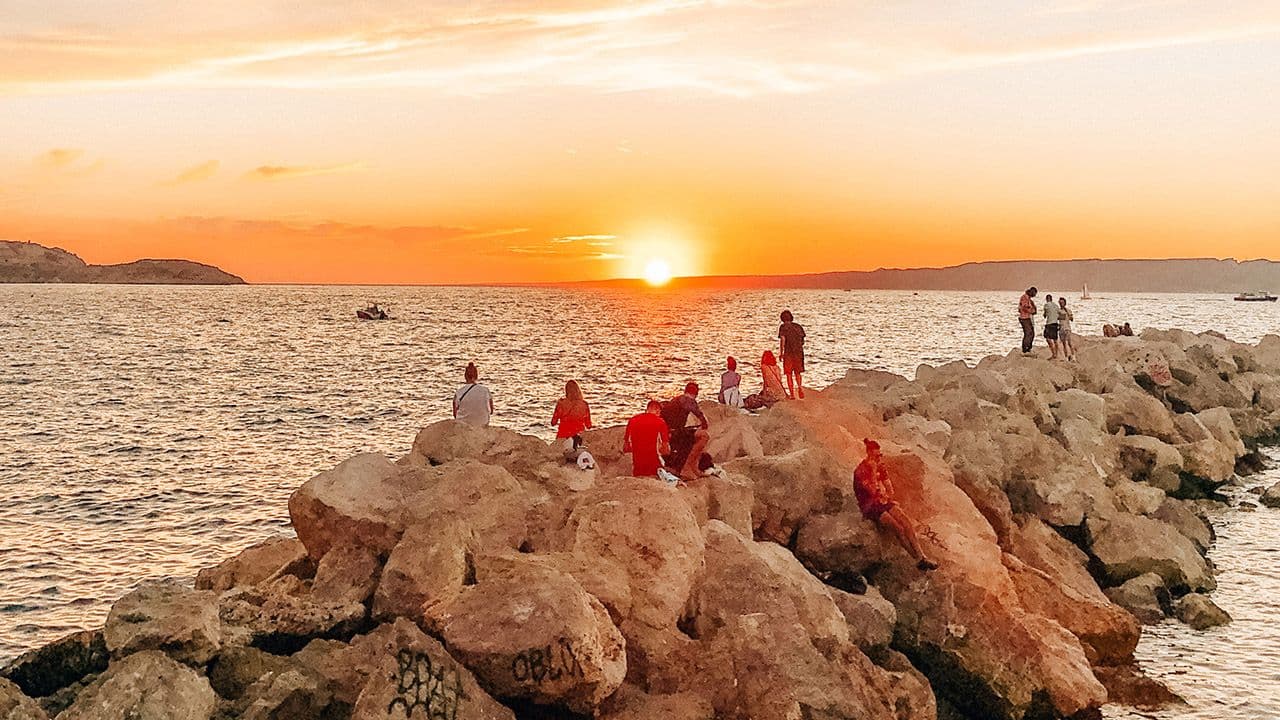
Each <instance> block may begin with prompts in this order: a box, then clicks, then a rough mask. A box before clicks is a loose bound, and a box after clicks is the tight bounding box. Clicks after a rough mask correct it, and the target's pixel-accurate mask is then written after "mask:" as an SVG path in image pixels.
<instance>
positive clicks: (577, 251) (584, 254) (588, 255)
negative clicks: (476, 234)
mask: <svg viewBox="0 0 1280 720" xmlns="http://www.w3.org/2000/svg"><path fill="white" fill-rule="evenodd" d="M617 239H618V236H617V235H603V234H599V235H561V236H558V237H553V238H549V239H548V240H546V241H545V242H542V243H522V244H519V245H506V246H501V247H497V248H494V249H493V250H492V252H491V253H490V254H494V255H508V254H510V255H521V256H525V257H537V258H542V259H546V260H554V261H566V262H569V261H604V260H621V259H623V258H624V257H625V256H624V255H620V254H618V253H615V252H607V251H606V250H605V249H606V248H611V247H613V246H614V243H615V241H616V240H617Z"/></svg>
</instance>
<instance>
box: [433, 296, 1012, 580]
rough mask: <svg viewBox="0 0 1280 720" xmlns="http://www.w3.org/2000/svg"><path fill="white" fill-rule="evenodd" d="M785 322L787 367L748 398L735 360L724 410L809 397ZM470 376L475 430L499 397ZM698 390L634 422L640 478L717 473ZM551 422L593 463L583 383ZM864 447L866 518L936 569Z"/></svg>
mask: <svg viewBox="0 0 1280 720" xmlns="http://www.w3.org/2000/svg"><path fill="white" fill-rule="evenodd" d="M1033 290H1034V288H1033ZM780 319H781V321H782V324H781V325H780V326H779V327H778V355H780V356H781V357H782V363H781V368H779V363H778V360H777V357H776V356H774V354H773V352H772V351H769V350H766V351H765V352H764V354H763V356H762V357H761V361H760V372H761V380H762V385H763V386H762V388H761V390H760V391H759V392H757V393H752V394H751V395H747V396H744V395H743V394H742V389H741V383H742V376H741V375H739V374H738V363H737V360H736V359H735V358H733V357H729V358H728V360H727V362H726V370H725V372H724V373H723V374H722V375H721V376H720V391H719V393H718V394H717V400H719V401H720V402H721V403H722V404H724V405H727V406H730V407H737V408H743V409H747V410H755V409H759V408H763V407H769V406H772V405H774V404H775V403H778V402H781V401H783V400H788V399H791V400H798V399H802V398H804V382H803V375H804V370H805V366H804V342H805V331H804V328H803V327H802V326H801V325H799V324H798V323H796V322H795V317H794V315H793V314H792V312H791V311H790V310H784V311H783V312H782V314H781V316H780ZM464 376H465V380H466V382H465V383H464V384H463V385H462V386H460V387H459V388H458V389H457V390H456V391H455V392H454V396H453V416H454V418H455V419H457V420H459V421H461V422H465V423H469V424H471V425H476V426H480V427H484V426H487V425H488V424H489V420H490V418H491V416H492V414H493V394H492V393H491V392H490V391H489V389H488V388H487V387H485V386H484V385H482V384H480V372H479V370H478V369H477V368H476V365H475V363H468V364H467V367H466V370H465V373H464ZM784 377H785V378H786V387H785V388H784V387H783V378H784ZM699 392H700V388H699V387H698V384H697V383H696V382H690V383H688V384H687V385H685V388H684V392H682V393H681V394H680V395H677V396H676V397H674V398H672V399H670V400H668V401H666V402H660V401H658V400H649V401H648V402H647V404H646V407H645V410H644V412H642V413H639V414H637V415H635V416H634V417H632V418H631V419H630V420H628V421H627V425H626V430H625V432H624V433H623V437H622V452H623V453H627V454H630V455H631V474H632V475H633V476H635V477H664V478H666V479H667V480H668V481H669V482H689V481H695V480H697V479H698V478H700V477H702V476H703V474H704V473H705V472H706V471H708V470H709V469H711V468H712V467H714V461H713V460H712V458H711V457H710V456H709V455H707V453H706V448H707V444H708V443H709V442H710V440H711V435H710V432H709V429H710V423H709V422H708V420H707V416H706V414H705V413H703V412H702V409H701V407H700V406H699V405H698V394H699ZM690 416H692V417H694V418H696V420H697V424H696V425H690V424H689V417H690ZM551 424H552V425H553V426H554V427H555V428H556V442H557V443H559V444H560V447H561V449H562V450H563V452H564V457H565V458H566V460H569V461H574V460H577V461H578V463H579V465H582V464H583V463H582V459H583V456H584V455H585V456H586V457H590V456H589V453H585V452H584V448H583V437H582V436H583V433H584V432H585V431H586V430H588V429H590V428H591V427H592V421H591V407H590V405H589V404H588V403H587V401H586V399H585V398H584V397H583V393H582V388H581V386H580V385H579V384H578V382H577V381H576V380H569V381H568V382H566V383H565V389H564V397H562V398H560V399H559V400H557V401H556V405H555V409H554V410H553V411H552V414H551ZM864 442H865V445H866V449H867V457H866V459H865V460H863V461H862V463H861V464H859V465H858V468H857V470H856V471H855V472H854V492H855V496H856V498H857V501H858V507H859V509H860V511H861V512H862V514H863V516H864V517H866V518H867V519H869V520H871V521H872V522H875V523H877V524H878V525H879V526H881V527H884V528H885V529H887V530H889V531H890V532H891V533H892V534H893V535H894V537H895V538H897V540H898V542H899V543H900V544H901V545H902V547H903V548H904V549H906V550H907V552H908V553H909V554H910V555H911V556H912V558H914V559H915V560H916V561H917V563H918V565H919V567H920V569H921V570H932V569H934V568H936V567H937V566H938V565H937V563H936V562H934V561H932V560H930V559H929V558H928V556H927V555H926V554H925V553H924V550H923V549H922V548H921V546H920V541H919V539H918V537H917V534H916V530H915V528H916V523H915V521H913V520H912V519H911V518H910V517H909V516H908V515H907V514H906V513H905V512H904V511H903V510H902V508H901V506H900V505H899V504H898V502H897V501H896V500H895V498H894V490H893V485H892V483H891V482H890V480H889V475H888V470H887V469H886V467H885V465H884V462H883V457H882V455H881V454H880V445H879V443H877V442H876V441H875V440H871V439H867V440H865V441H864Z"/></svg>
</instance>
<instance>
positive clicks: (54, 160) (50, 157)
mask: <svg viewBox="0 0 1280 720" xmlns="http://www.w3.org/2000/svg"><path fill="white" fill-rule="evenodd" d="M83 156H84V150H81V149H79V148H54V149H52V150H49V151H47V152H44V153H41V154H40V155H38V156H36V165H37V166H39V167H42V168H47V169H51V170H59V169H62V168H65V167H68V166H70V165H71V164H72V163H74V162H75V161H77V160H79V159H80V158H81V157H83Z"/></svg>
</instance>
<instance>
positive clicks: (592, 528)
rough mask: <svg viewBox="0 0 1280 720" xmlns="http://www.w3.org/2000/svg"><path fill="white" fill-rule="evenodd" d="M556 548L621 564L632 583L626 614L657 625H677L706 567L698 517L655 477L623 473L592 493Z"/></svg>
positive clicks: (569, 521)
mask: <svg viewBox="0 0 1280 720" xmlns="http://www.w3.org/2000/svg"><path fill="white" fill-rule="evenodd" d="M557 549H559V550H562V551H566V552H572V553H574V554H576V555H578V556H580V557H583V558H591V559H592V562H593V563H604V564H612V565H615V566H617V567H619V568H621V569H622V570H623V572H625V574H626V577H627V578H628V582H629V586H630V587H629V593H628V594H629V596H630V609H629V611H628V613H627V617H631V618H635V619H636V620H639V621H640V622H644V623H647V624H649V625H653V626H655V627H666V626H672V625H674V624H675V622H676V620H677V619H678V618H679V617H680V613H681V611H682V610H683V609H684V605H685V601H686V599H687V598H688V597H689V591H690V589H691V588H692V587H693V582H694V579H695V578H696V577H697V574H698V573H699V572H700V571H701V570H702V566H703V536H702V530H701V528H700V527H699V525H698V520H697V518H696V517H695V516H694V514H693V512H692V511H691V510H690V508H689V505H688V503H686V502H685V501H684V499H683V498H682V497H681V494H680V492H679V491H678V490H677V489H675V488H672V487H668V486H666V485H664V484H662V483H659V482H655V481H654V480H653V479H651V478H622V479H619V480H616V481H614V482H611V483H610V484H609V485H608V486H607V487H603V488H600V489H598V490H595V491H592V492H590V493H588V494H587V496H586V497H585V498H583V499H582V500H581V502H580V503H579V504H578V506H577V507H576V508H575V509H574V510H573V511H572V513H571V514H570V516H569V518H568V524H567V527H566V531H565V533H564V535H563V536H562V544H561V545H560V546H559V547H558V548H557ZM615 609H616V608H615Z"/></svg>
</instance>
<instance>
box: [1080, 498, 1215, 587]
mask: <svg viewBox="0 0 1280 720" xmlns="http://www.w3.org/2000/svg"><path fill="white" fill-rule="evenodd" d="M1086 532H1087V534H1088V539H1089V551H1090V553H1092V555H1093V557H1094V558H1095V559H1096V560H1097V561H1098V563H1099V565H1100V567H1101V568H1102V571H1103V573H1105V575H1106V578H1107V582H1108V583H1109V584H1111V585H1119V584H1121V583H1123V582H1124V581H1126V580H1129V579H1130V578H1135V577H1138V576H1139V575H1144V574H1146V573H1155V574H1157V575H1159V576H1160V577H1161V578H1162V579H1163V580H1164V582H1165V584H1166V585H1167V586H1168V587H1169V588H1170V589H1172V590H1175V591H1177V590H1183V591H1186V590H1212V589H1214V587H1216V583H1215V581H1214V578H1213V573H1212V572H1211V571H1210V570H1209V566H1208V564H1207V563H1206V562H1205V559H1204V558H1203V557H1201V556H1200V553H1199V552H1198V551H1197V550H1196V547H1195V545H1194V544H1192V542H1191V541H1190V540H1188V539H1187V538H1186V537H1184V536H1183V535H1182V534H1181V533H1179V532H1178V531H1177V530H1175V529H1174V528H1172V527H1170V526H1168V525H1165V524H1164V523H1162V522H1160V521H1158V520H1154V519H1152V518H1149V517H1145V516H1140V515H1132V514H1129V513H1125V512H1117V513H1114V514H1112V515H1111V516H1109V517H1107V518H1105V519H1104V518H1093V517H1091V518H1089V520H1088V521H1087V523H1086Z"/></svg>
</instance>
